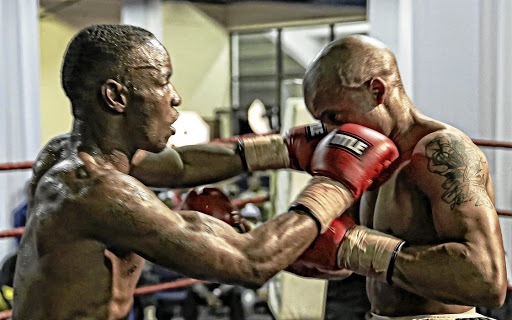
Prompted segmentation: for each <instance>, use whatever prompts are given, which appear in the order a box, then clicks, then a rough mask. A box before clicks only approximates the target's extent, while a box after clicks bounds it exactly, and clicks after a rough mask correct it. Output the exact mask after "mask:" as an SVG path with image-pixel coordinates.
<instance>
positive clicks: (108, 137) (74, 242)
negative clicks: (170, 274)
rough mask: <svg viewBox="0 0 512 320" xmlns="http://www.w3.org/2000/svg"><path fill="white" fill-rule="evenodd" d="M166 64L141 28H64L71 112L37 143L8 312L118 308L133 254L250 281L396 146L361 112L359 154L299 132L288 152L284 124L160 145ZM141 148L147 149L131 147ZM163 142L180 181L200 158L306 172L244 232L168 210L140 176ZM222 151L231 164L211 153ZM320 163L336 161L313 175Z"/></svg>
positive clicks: (169, 111) (292, 248) (203, 162)
mask: <svg viewBox="0 0 512 320" xmlns="http://www.w3.org/2000/svg"><path fill="white" fill-rule="evenodd" d="M171 75H172V65H171V61H170V58H169V55H168V53H167V51H166V50H165V48H164V47H163V46H162V44H161V43H159V42H158V41H157V40H156V39H155V37H154V36H153V35H152V34H151V33H149V32H148V31H146V30H144V29H141V28H137V27H133V26H126V25H97V26H91V27H88V28H85V29H83V30H81V31H80V32H79V33H78V34H77V35H76V36H75V37H74V38H73V40H72V41H71V42H70V44H69V46H68V48H67V51H66V54H65V57H64V62H63V67H62V84H63V88H64V90H65V92H66V94H67V96H68V98H69V99H70V101H71V106H72V110H73V116H74V124H73V128H72V131H71V133H70V134H69V135H68V136H61V137H57V138H56V139H54V140H52V141H51V142H50V144H49V145H48V146H46V147H45V148H44V149H43V150H42V152H41V154H40V156H39V158H38V160H37V161H36V165H35V167H34V176H33V179H32V182H31V188H30V189H31V195H30V200H29V213H28V221H27V226H26V230H25V233H24V235H23V237H22V240H21V243H20V249H19V253H18V260H17V264H16V274H15V278H14V301H13V304H14V310H13V319H15V320H25V319H31V320H32V319H33V320H38V319H62V320H64V319H66V320H71V319H102V320H103V319H125V318H126V317H127V313H128V310H125V309H123V308H125V307H126V306H129V305H130V303H126V302H127V301H126V299H130V298H129V297H130V295H132V294H133V287H134V283H133V282H134V281H135V282H136V280H137V278H138V274H137V273H138V272H139V273H140V263H141V257H143V258H145V259H148V260H150V261H153V262H155V263H157V264H160V265H162V266H164V267H167V268H170V269H173V270H174V271H176V272H179V273H181V274H183V275H186V276H190V277H195V278H198V279H205V280H211V281H216V282H224V283H232V284H240V285H247V286H259V285H261V284H263V283H264V282H266V281H267V280H268V279H269V278H270V277H271V276H273V275H274V274H275V273H276V272H278V271H280V270H281V269H283V268H285V267H286V266H287V265H289V264H290V263H291V262H293V261H294V260H296V259H297V258H298V256H299V255H300V254H301V252H303V251H304V250H305V249H306V248H307V247H308V246H309V245H310V244H311V243H312V241H313V240H314V239H315V237H316V236H317V235H318V234H319V233H324V232H325V231H326V230H327V228H328V227H329V224H330V223H331V222H332V221H333V220H334V219H335V218H336V217H338V216H339V215H340V214H341V213H342V212H343V211H344V209H346V208H348V207H349V206H350V205H351V204H352V203H353V202H354V201H355V199H356V198H357V197H358V196H359V194H360V193H361V192H362V191H364V190H365V189H366V188H367V187H368V185H369V183H368V182H369V181H372V180H373V179H375V178H376V177H378V175H379V174H380V172H381V171H382V170H384V169H385V168H386V166H388V165H389V163H390V162H391V161H393V160H394V159H396V157H397V156H398V150H397V149H396V147H395V146H394V144H393V142H392V141H391V140H389V139H388V138H386V137H385V136H383V135H382V134H380V133H378V132H376V131H374V130H370V129H368V128H364V127H362V126H355V127H351V128H346V130H345V131H346V133H347V134H350V135H353V136H357V137H358V138H357V139H358V141H359V140H360V141H365V142H366V143H367V147H366V148H364V150H362V149H360V150H359V151H361V153H360V155H359V157H357V158H356V157H352V156H351V155H350V152H348V151H342V150H341V149H332V150H322V151H321V152H319V153H317V150H318V148H317V149H316V150H315V153H313V154H312V155H311V154H310V156H311V157H309V156H308V157H305V156H304V155H305V154H306V153H307V149H308V146H309V144H308V143H306V144H305V146H306V147H305V148H304V149H305V150H306V152H305V153H301V154H300V156H298V157H297V158H299V160H297V161H295V160H293V161H292V157H291V154H290V146H291V145H292V144H293V143H294V142H293V141H295V140H294V139H291V138H290V137H289V136H288V137H278V136H270V137H266V138H262V139H259V138H250V139H249V138H248V139H242V141H241V142H240V143H239V147H238V148H237V150H238V151H237V153H235V152H231V151H229V152H225V153H224V154H222V151H219V150H218V149H216V150H213V149H210V148H209V147H205V148H199V149H188V150H187V149H185V150H182V151H183V152H182V153H181V154H180V153H179V152H176V151H169V150H167V151H164V149H165V146H166V143H167V140H168V139H169V137H170V136H171V135H172V134H174V128H173V127H172V124H173V123H174V121H176V119H177V117H178V112H177V111H176V109H175V107H177V106H178V105H179V104H180V97H179V96H178V94H177V92H176V90H175V89H174V87H173V86H172V84H171V82H170V78H171ZM340 130H341V129H340ZM301 132H303V130H302V131H301ZM299 140H300V139H299ZM299 144H300V143H299ZM313 149H314V148H311V149H310V150H313ZM137 150H144V151H145V152H150V153H146V154H143V155H142V159H134V155H135V154H136V152H137ZM161 151H164V153H166V154H164V155H163V157H164V159H166V155H168V154H169V152H170V154H171V155H172V156H171V157H170V158H171V159H170V166H176V167H177V170H176V171H172V172H170V173H169V174H172V176H171V177H170V178H169V177H164V178H162V179H167V180H170V179H171V178H175V179H176V180H177V181H178V182H177V184H182V185H186V184H187V183H190V184H194V183H197V184H199V183H200V180H201V178H200V177H198V176H197V175H198V174H199V173H198V172H196V171H195V170H196V169H197V170H198V171H199V172H206V171H207V170H216V169H218V168H227V167H229V166H232V167H233V168H231V169H229V168H228V170H227V171H223V170H222V169H219V170H220V173H217V174H212V173H209V174H208V173H205V178H204V180H209V179H220V177H223V176H229V175H230V174H232V173H233V171H235V172H236V171H237V170H242V168H247V169H248V170H259V169H263V168H265V167H273V168H277V167H290V168H291V167H294V166H297V165H300V166H301V168H302V169H305V170H308V171H310V172H312V173H313V175H314V176H313V178H312V179H311V182H310V183H309V185H308V186H307V187H306V188H305V189H304V190H303V191H302V192H301V194H300V195H299V196H298V198H297V199H296V201H295V202H294V204H293V209H290V212H289V213H288V214H284V215H280V216H279V217H277V218H275V219H273V220H272V221H269V222H267V223H265V224H263V225H261V226H260V227H258V228H256V229H254V230H252V231H250V232H248V233H244V234H240V233H238V232H236V231H235V229H234V228H232V227H231V226H229V225H228V224H226V223H224V222H223V221H221V220H218V219H215V218H212V217H210V216H208V215H205V214H202V213H199V212H197V211H180V212H175V211H172V210H170V209H169V208H168V207H166V206H165V205H164V204H163V203H162V202H161V201H160V200H159V199H158V198H157V197H156V196H155V195H154V194H153V193H152V192H151V191H150V190H149V189H148V188H147V187H146V186H145V185H144V184H143V183H142V182H141V180H144V181H143V182H146V183H150V180H151V179H154V178H155V175H154V173H155V172H156V171H158V170H160V169H158V168H155V167H151V165H154V164H155V163H157V162H153V160H155V158H158V157H159V156H158V155H153V154H152V153H155V154H158V153H159V152H161ZM219 153H220V155H219ZM192 155H193V156H192ZM214 155H215V157H214ZM189 156H190V157H189ZM217 156H219V157H220V160H219V157H217ZM151 158H153V159H151ZM214 159H215V160H214ZM276 159H278V160H277V162H276ZM224 160H225V161H228V162H229V166H228V165H227V164H225V163H219V162H222V161H224ZM133 162H136V163H137V164H138V166H139V168H143V167H149V169H148V170H149V171H148V172H149V173H148V174H145V172H143V171H144V170H142V171H141V172H139V174H140V176H141V177H142V178H141V180H138V179H136V178H135V177H133V176H131V175H130V174H133V175H134V176H137V173H136V171H137V170H136V169H135V166H134V165H133ZM144 163H146V164H144ZM199 166H203V167H204V168H202V169H200V168H199ZM325 167H333V168H334V167H340V169H339V170H336V171H335V172H334V173H329V174H327V173H325V174H324V175H322V172H324V171H323V168H325ZM341 168H345V169H346V170H345V171H344V170H342V169H341ZM152 170H153V171H152ZM230 170H231V171H230ZM226 172H227V173H226ZM153 182H154V183H155V184H157V183H158V181H157V180H153ZM164 183H166V184H168V185H169V184H171V183H170V182H169V181H164ZM134 275H135V276H134ZM130 301H131V300H130ZM128 302H129V301H128Z"/></svg>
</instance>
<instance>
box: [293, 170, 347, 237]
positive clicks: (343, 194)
mask: <svg viewBox="0 0 512 320" xmlns="http://www.w3.org/2000/svg"><path fill="white" fill-rule="evenodd" d="M353 202H354V197H353V196H352V193H350V191H349V190H348V189H347V188H346V187H345V186H344V185H343V184H341V183H339V182H338V181H335V180H332V179H330V178H327V177H322V176H315V177H313V178H312V179H311V180H310V182H309V184H308V185H307V186H306V188H304V190H302V192H301V193H300V194H299V195H298V196H297V199H296V200H295V202H294V203H293V206H298V205H301V206H304V207H306V208H308V209H309V212H308V213H310V214H311V215H312V216H313V217H314V218H315V219H316V220H317V221H318V223H319V225H320V233H324V232H325V231H326V230H327V229H328V228H329V225H330V224H331V222H332V221H333V220H334V219H336V218H337V217H339V216H340V215H341V214H342V213H343V212H345V210H346V209H347V208H348V207H350V206H351V205H352V203H353ZM293 206H292V207H293Z"/></svg>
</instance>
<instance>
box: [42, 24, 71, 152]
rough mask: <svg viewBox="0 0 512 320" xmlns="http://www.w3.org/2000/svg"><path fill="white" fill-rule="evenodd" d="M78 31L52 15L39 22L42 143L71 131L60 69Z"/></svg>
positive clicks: (67, 102)
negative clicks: (71, 41)
mask: <svg viewBox="0 0 512 320" xmlns="http://www.w3.org/2000/svg"><path fill="white" fill-rule="evenodd" d="M78 30H80V28H79V27H76V26H71V25H69V24H67V23H65V22H63V21H60V20H58V19H56V18H55V17H52V16H47V17H45V18H44V19H41V20H40V22H39V36H40V38H39V39H40V62H41V136H42V139H41V141H42V143H43V144H45V143H46V142H47V141H48V140H50V139H51V138H52V137H54V136H55V135H58V134H61V133H64V132H69V131H70V130H71V125H72V115H71V105H70V103H69V100H68V98H67V97H66V95H65V94H64V90H63V89H62V87H61V84H60V68H61V65H62V57H63V56H64V51H65V50H66V47H67V44H68V42H69V41H70V40H71V38H72V37H73V36H74V35H75V33H76V32H78Z"/></svg>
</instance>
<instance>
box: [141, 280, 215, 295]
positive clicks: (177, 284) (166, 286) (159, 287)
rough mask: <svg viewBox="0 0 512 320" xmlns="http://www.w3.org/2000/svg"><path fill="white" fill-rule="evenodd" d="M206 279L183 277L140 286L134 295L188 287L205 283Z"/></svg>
mask: <svg viewBox="0 0 512 320" xmlns="http://www.w3.org/2000/svg"><path fill="white" fill-rule="evenodd" d="M205 282H206V281H202V280H197V279H181V280H176V281H173V282H166V283H159V284H155V285H151V286H144V287H138V288H136V289H135V291H134V292H133V295H134V296H139V295H142V294H149V293H155V292H158V291H163V290H171V289H178V288H183V287H188V286H191V285H193V284H194V283H205Z"/></svg>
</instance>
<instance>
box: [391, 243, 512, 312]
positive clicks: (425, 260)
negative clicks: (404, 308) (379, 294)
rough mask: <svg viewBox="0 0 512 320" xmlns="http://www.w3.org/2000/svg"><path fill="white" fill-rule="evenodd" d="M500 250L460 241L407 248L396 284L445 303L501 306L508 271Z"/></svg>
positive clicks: (397, 267) (400, 260)
mask: <svg viewBox="0 0 512 320" xmlns="http://www.w3.org/2000/svg"><path fill="white" fill-rule="evenodd" d="M497 247H499V246H497ZM489 250H490V251H489ZM496 250H497V249H496V248H489V247H487V246H480V245H475V244H474V243H473V244H468V243H465V244H463V243H457V242H451V243H445V244H441V245H434V246H410V247H406V248H403V249H402V250H401V252H400V254H399V256H398V258H397V260H396V262H395V266H394V270H393V278H392V279H393V283H394V285H396V286H399V287H401V288H403V289H406V290H408V291H410V292H413V293H416V294H418V295H421V296H424V297H428V298H431V299H435V300H439V301H442V302H445V303H454V304H461V305H478V306H487V307H498V306H499V305H500V304H502V303H503V299H504V296H505V291H506V272H505V267H504V261H502V259H501V258H500V256H501V255H500V253H499V252H495V251H496Z"/></svg>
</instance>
